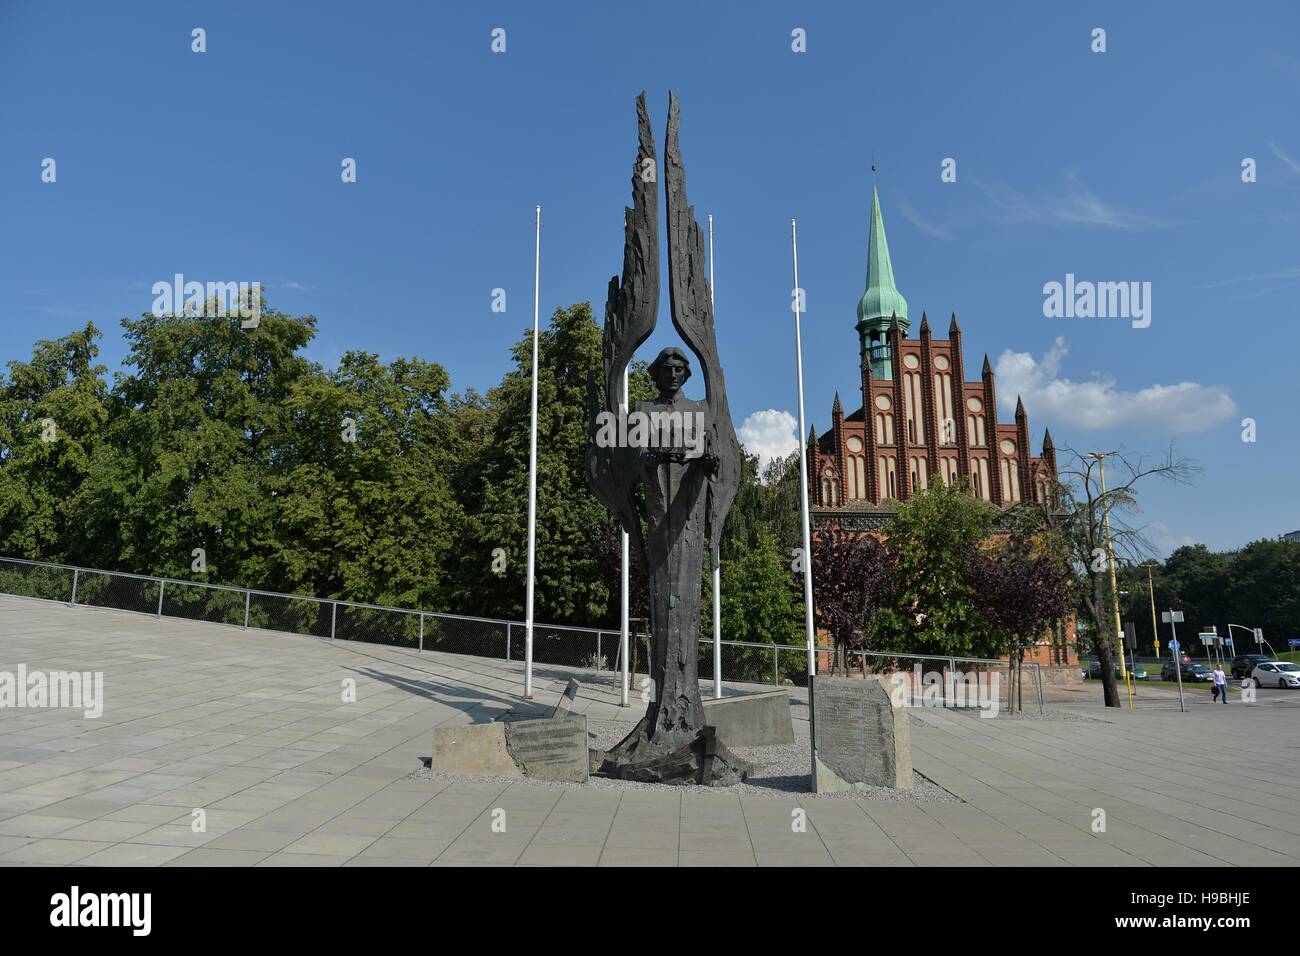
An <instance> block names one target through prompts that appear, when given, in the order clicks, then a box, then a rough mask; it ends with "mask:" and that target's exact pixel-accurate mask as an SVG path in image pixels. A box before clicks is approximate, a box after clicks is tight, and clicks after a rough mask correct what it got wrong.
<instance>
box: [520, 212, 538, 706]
mask: <svg viewBox="0 0 1300 956" xmlns="http://www.w3.org/2000/svg"><path fill="white" fill-rule="evenodd" d="M541 283H542V207H541V206H538V207H537V239H536V243H535V245H534V251H533V424H532V431H531V432H530V434H529V439H528V444H529V453H528V585H527V590H528V597H527V602H528V615H527V617H526V618H525V619H524V698H525V699H526V700H531V699H532V696H533V579H534V577H535V572H536V565H537V337H538V321H537V314H538V305H539V303H540V300H541V288H542V286H541Z"/></svg>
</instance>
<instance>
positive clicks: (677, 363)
mask: <svg viewBox="0 0 1300 956" xmlns="http://www.w3.org/2000/svg"><path fill="white" fill-rule="evenodd" d="M650 377H651V378H652V379H654V381H655V384H656V385H658V386H659V397H660V398H665V399H671V398H673V397H674V396H675V395H676V394H677V393H678V392H679V391H681V388H682V386H683V385H685V384H686V380H687V379H688V378H690V377H691V362H690V360H689V359H688V358H687V357H686V353H685V352H683V351H682V350H681V349H679V348H666V349H664V350H663V351H662V352H660V353H659V355H658V357H657V358H656V359H655V360H654V361H653V362H651V363H650Z"/></svg>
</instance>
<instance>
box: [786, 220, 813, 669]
mask: <svg viewBox="0 0 1300 956" xmlns="http://www.w3.org/2000/svg"><path fill="white" fill-rule="evenodd" d="M790 251H791V252H792V253H793V255H794V294H793V298H794V353H795V367H796V370H797V376H798V380H799V449H800V452H801V454H800V455H799V503H800V506H801V510H802V516H803V521H802V524H803V618H804V628H805V630H806V631H807V638H808V676H809V677H812V676H813V675H815V674H816V673H817V653H816V651H815V650H814V649H813V588H812V542H811V540H809V538H810V535H809V530H808V450H807V447H806V446H805V444H804V443H805V442H806V441H807V437H806V436H807V429H806V428H805V427H804V420H803V338H802V336H801V334H800V330H799V313H800V312H802V311H803V301H802V300H803V290H802V289H800V288H799V235H798V232H797V231H796V229H795V221H794V220H793V219H791V220H790ZM810 684H811V681H810Z"/></svg>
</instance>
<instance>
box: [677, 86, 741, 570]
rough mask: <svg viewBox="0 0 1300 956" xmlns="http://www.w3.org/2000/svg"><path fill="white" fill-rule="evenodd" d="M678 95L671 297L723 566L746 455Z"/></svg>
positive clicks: (710, 525)
mask: <svg viewBox="0 0 1300 956" xmlns="http://www.w3.org/2000/svg"><path fill="white" fill-rule="evenodd" d="M679 127H680V117H679V110H678V101H677V97H676V95H674V94H673V93H669V94H668V134H667V139H666V142H665V144H664V191H665V194H666V195H667V199H668V294H669V298H670V302H671V304H672V315H673V326H674V327H676V329H677V334H678V335H680V336H681V337H682V340H683V341H684V342H685V343H686V345H687V346H688V347H689V348H690V350H691V351H692V352H694V353H695V356H696V358H697V359H699V362H700V368H701V370H702V371H703V373H704V391H705V401H706V403H707V405H708V409H709V422H710V428H711V439H712V446H713V453H714V455H716V456H717V458H718V470H717V473H716V474H715V475H714V476H713V480H712V481H711V482H710V483H709V492H708V494H709V501H708V508H707V515H706V521H707V530H708V534H709V548H710V551H711V552H712V554H713V566H714V567H715V568H716V567H717V566H718V561H719V555H718V547H719V544H720V542H721V539H722V524H723V522H724V521H725V520H726V517H727V512H728V511H730V510H731V503H732V501H733V500H735V497H736V491H737V489H739V487H740V471H741V465H742V460H743V458H742V452H741V448H740V442H738V441H737V440H736V430H735V428H734V427H733V426H732V423H731V411H730V408H729V406H728V404H727V386H726V382H725V381H724V380H723V375H722V363H721V362H720V361H719V360H718V343H717V336H716V334H715V331H714V324H713V297H712V295H711V293H710V289H709V284H708V279H707V278H706V277H705V273H704V235H703V233H702V231H701V230H700V224H699V222H697V221H696V219H695V209H694V208H693V207H691V206H690V205H688V204H687V201H686V168H685V166H684V165H683V163H682V154H681V147H680V145H679V142H678V130H679Z"/></svg>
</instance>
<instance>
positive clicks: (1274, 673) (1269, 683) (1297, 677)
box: [1250, 661, 1300, 688]
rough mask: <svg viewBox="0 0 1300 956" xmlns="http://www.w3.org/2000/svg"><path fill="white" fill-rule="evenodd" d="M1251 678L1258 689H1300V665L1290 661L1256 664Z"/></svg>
mask: <svg viewBox="0 0 1300 956" xmlns="http://www.w3.org/2000/svg"><path fill="white" fill-rule="evenodd" d="M1250 676H1251V678H1252V679H1253V680H1254V681H1255V685H1256V686H1257V687H1283V688H1285V687H1300V665H1297V664H1292V663H1291V662H1290V661H1268V662H1267V663H1264V664H1256V665H1255V669H1254V670H1253V671H1251V672H1250Z"/></svg>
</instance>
